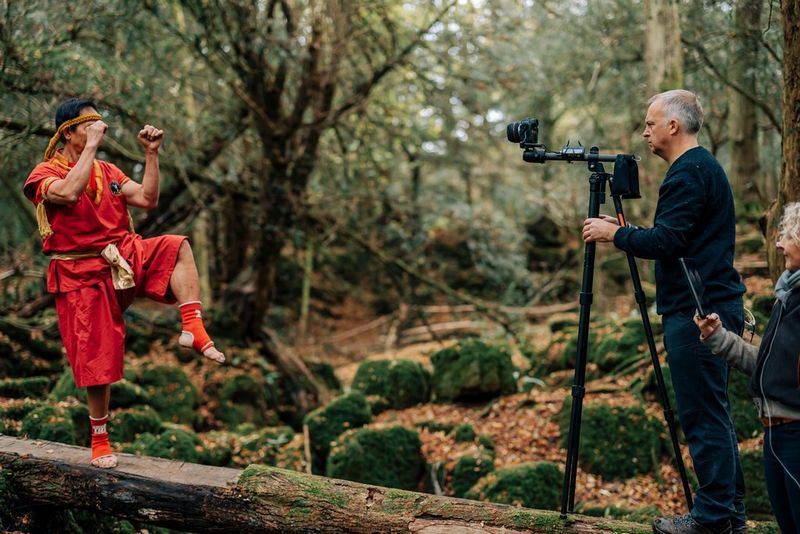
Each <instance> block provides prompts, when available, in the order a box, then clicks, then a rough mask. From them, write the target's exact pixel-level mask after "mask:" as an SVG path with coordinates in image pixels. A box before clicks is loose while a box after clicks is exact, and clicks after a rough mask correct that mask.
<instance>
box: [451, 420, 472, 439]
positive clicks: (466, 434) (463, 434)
mask: <svg viewBox="0 0 800 534" xmlns="http://www.w3.org/2000/svg"><path fill="white" fill-rule="evenodd" d="M454 434H455V435H454V436H453V439H455V441H456V443H464V442H466V441H472V440H474V439H475V429H474V428H473V427H472V425H471V424H469V423H464V424H463V425H458V426H457V427H456V430H455V433H454Z"/></svg>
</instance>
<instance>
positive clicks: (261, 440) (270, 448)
mask: <svg viewBox="0 0 800 534" xmlns="http://www.w3.org/2000/svg"><path fill="white" fill-rule="evenodd" d="M293 437H294V431H293V430H292V429H291V428H290V427H288V426H281V427H267V428H262V429H261V430H258V431H257V432H253V433H250V434H247V435H245V436H242V439H241V447H242V449H243V450H246V451H250V452H256V453H258V454H257V455H256V456H255V458H254V459H253V460H254V461H256V462H257V463H260V464H269V465H275V459H276V456H277V454H278V452H279V451H280V448H281V447H282V446H283V445H285V444H287V443H289V442H290V441H291V440H292V438H293Z"/></svg>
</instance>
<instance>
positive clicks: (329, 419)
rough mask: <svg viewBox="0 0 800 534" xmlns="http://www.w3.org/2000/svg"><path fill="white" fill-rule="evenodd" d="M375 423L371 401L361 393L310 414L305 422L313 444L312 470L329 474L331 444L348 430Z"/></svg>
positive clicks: (344, 396)
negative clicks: (327, 464) (327, 460)
mask: <svg viewBox="0 0 800 534" xmlns="http://www.w3.org/2000/svg"><path fill="white" fill-rule="evenodd" d="M371 420H372V412H371V411H370V406H369V403H368V402H367V399H366V398H365V397H364V395H362V394H361V393H349V394H347V395H342V396H341V397H337V398H335V399H333V400H332V401H331V402H330V403H328V404H327V405H326V406H322V407H321V408H317V409H316V410H314V411H312V412H309V413H308V415H306V417H305V419H304V420H303V424H305V425H307V426H308V434H309V439H310V442H311V458H312V469H313V472H314V473H316V474H322V473H324V472H325V462H326V459H327V458H328V452H330V448H331V443H332V442H333V441H334V440H335V439H336V438H337V437H338V436H339V435H340V434H341V433H342V432H344V431H345V430H348V429H353V428H358V427H360V426H363V425H365V424H367V423H369V422H370V421H371Z"/></svg>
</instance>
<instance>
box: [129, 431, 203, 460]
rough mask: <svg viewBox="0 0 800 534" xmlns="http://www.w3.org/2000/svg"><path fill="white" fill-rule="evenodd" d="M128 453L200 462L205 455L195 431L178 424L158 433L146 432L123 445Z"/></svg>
mask: <svg viewBox="0 0 800 534" xmlns="http://www.w3.org/2000/svg"><path fill="white" fill-rule="evenodd" d="M123 450H124V451H125V452H128V453H134V454H141V455H144V456H156V457H158V458H169V459H172V460H183V461H185V462H194V463H196V462H198V461H199V460H200V459H201V458H202V457H204V456H205V454H206V453H205V450H204V447H203V443H202V442H201V441H200V438H199V437H198V436H197V434H195V433H194V432H193V431H191V430H188V429H185V428H179V427H177V426H170V427H166V429H165V430H164V431H163V432H161V433H160V434H158V435H154V434H151V433H150V432H144V433H142V434H139V436H138V437H137V438H136V440H135V441H134V442H133V443H131V444H130V445H128V446H125V447H123Z"/></svg>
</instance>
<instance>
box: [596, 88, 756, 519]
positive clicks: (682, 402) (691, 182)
mask: <svg viewBox="0 0 800 534" xmlns="http://www.w3.org/2000/svg"><path fill="white" fill-rule="evenodd" d="M702 124H703V108H702V106H701V105H700V102H699V100H698V98H697V96H696V95H695V94H694V93H691V92H689V91H686V90H673V91H667V92H665V93H660V94H657V95H655V96H654V97H652V98H651V99H650V101H649V108H648V110H647V116H646V118H645V129H644V132H643V133H642V135H643V136H644V138H645V140H647V144H648V145H649V147H650V150H651V152H653V154H655V155H657V156H658V157H660V158H662V159H663V160H665V161H666V162H667V163H668V164H669V169H668V170H667V174H666V176H665V177H664V180H663V181H662V183H661V186H660V188H659V194H658V204H657V206H656V213H655V219H654V222H653V227H652V228H636V227H620V226H619V225H618V224H617V220H616V218H613V217H609V216H603V217H602V218H589V219H586V220H585V221H584V225H583V239H584V241H585V242H587V243H590V242H593V241H596V242H613V243H614V245H615V246H616V247H617V248H620V249H622V250H624V251H625V252H629V253H631V254H633V255H634V256H637V257H639V258H645V259H654V260H656V265H655V267H656V305H657V311H658V313H659V314H661V315H662V316H663V325H664V342H665V346H666V348H667V354H668V363H669V367H670V372H671V375H672V386H673V389H674V390H675V398H676V401H677V408H678V417H679V419H680V423H681V428H682V429H683V432H684V434H685V436H686V441H687V443H688V445H689V453H690V454H691V456H692V461H693V464H694V469H695V473H696V474H697V479H698V482H699V487H698V489H697V492H696V495H695V500H694V507H693V509H692V510H691V513H690V514H689V515H686V516H679V517H672V518H658V519H656V520H655V522H654V523H653V531H654V532H656V533H661V534H716V533H723V534H728V533H730V532H734V533H742V532H746V527H745V514H744V480H743V477H742V470H741V465H740V462H739V450H738V443H737V441H736V435H735V433H734V430H733V423H732V422H731V416H730V404H729V403H728V393H727V389H728V366H727V364H726V363H725V362H724V361H723V360H721V359H719V358H716V357H715V356H714V355H713V354H712V353H711V351H710V350H709V349H708V348H707V347H705V346H704V345H703V344H702V342H700V340H699V335H698V334H699V332H698V329H697V326H696V325H695V324H694V322H693V320H692V316H693V313H694V305H693V304H692V302H693V301H692V298H691V295H690V293H689V287H688V285H687V284H686V282H685V280H684V278H683V274H682V272H681V270H680V265H679V263H678V258H679V257H682V256H686V257H691V258H693V259H694V260H695V261H696V263H697V265H698V268H699V271H700V275H701V276H702V278H703V280H704V282H705V294H706V296H707V297H708V300H709V302H710V303H712V304H713V306H714V309H715V310H716V312H717V313H718V314H719V317H720V318H721V321H722V323H723V324H724V325H725V327H726V329H728V330H730V331H733V332H740V331H741V329H742V325H743V307H742V294H743V293H744V290H745V288H744V285H743V284H742V283H741V279H740V276H739V274H738V273H737V272H736V269H734V267H733V256H734V237H735V230H736V229H735V214H734V206H733V194H732V192H731V188H730V184H729V182H728V177H727V176H726V174H725V171H724V170H723V169H722V167H721V166H720V164H719V163H718V162H717V160H716V159H715V158H714V156H712V155H711V153H709V152H708V151H707V150H706V149H705V148H703V147H701V146H700V145H699V143H698V139H697V137H698V133H699V131H700V128H701V126H702Z"/></svg>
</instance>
